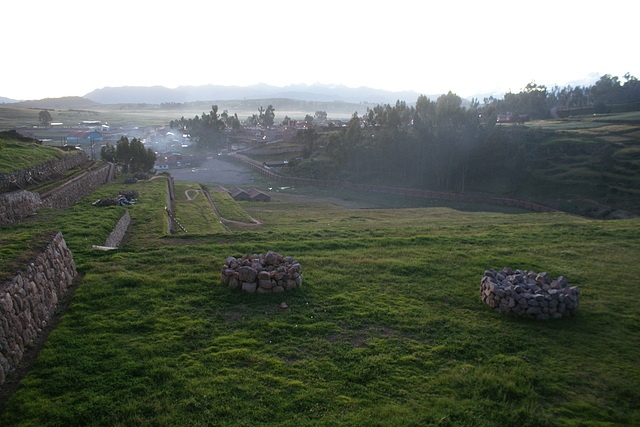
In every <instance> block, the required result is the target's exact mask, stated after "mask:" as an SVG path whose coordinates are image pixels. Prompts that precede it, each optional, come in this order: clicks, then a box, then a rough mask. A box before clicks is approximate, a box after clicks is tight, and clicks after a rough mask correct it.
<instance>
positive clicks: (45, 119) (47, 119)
mask: <svg viewBox="0 0 640 427" xmlns="http://www.w3.org/2000/svg"><path fill="white" fill-rule="evenodd" d="M38 120H39V121H40V123H41V124H42V126H49V125H50V124H51V121H52V120H53V119H52V118H51V113H49V111H47V110H42V111H40V113H39V114H38Z"/></svg>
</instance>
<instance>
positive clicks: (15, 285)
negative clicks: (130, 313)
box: [0, 232, 77, 385]
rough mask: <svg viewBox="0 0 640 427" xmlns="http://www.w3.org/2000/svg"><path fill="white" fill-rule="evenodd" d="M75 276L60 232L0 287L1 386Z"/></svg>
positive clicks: (45, 322) (44, 324)
mask: <svg viewBox="0 0 640 427" xmlns="http://www.w3.org/2000/svg"><path fill="white" fill-rule="evenodd" d="M76 276H77V272H76V266H75V263H74V262H73V256H72V255H71V251H69V249H68V248H67V245H66V243H65V241H64V239H63V238H62V233H60V232H58V233H57V234H56V235H55V236H54V237H53V239H52V240H51V242H50V243H49V244H48V245H47V247H46V248H45V249H44V250H43V252H41V253H40V254H38V255H37V256H36V258H35V260H33V261H32V262H31V263H29V265H28V266H27V267H26V268H25V269H24V270H23V271H21V272H19V273H17V274H16V275H15V276H14V278H13V279H12V280H11V281H9V282H5V283H1V284H0V385H2V384H3V383H4V381H5V378H6V375H7V373H8V372H9V371H10V370H11V369H13V368H14V367H15V366H17V365H18V363H20V360H21V359H22V356H23V354H24V351H25V347H27V346H28V345H29V344H30V343H31V342H33V341H34V340H35V339H36V337H37V336H38V335H39V334H40V333H41V332H42V329H43V328H44V327H45V326H46V325H47V323H48V322H49V320H50V319H51V316H52V315H53V313H54V311H55V309H56V306H57V304H58V301H59V300H60V299H61V298H62V297H63V296H64V295H65V293H66V292H67V289H68V288H69V287H70V286H71V284H72V283H73V280H74V279H75V277H76Z"/></svg>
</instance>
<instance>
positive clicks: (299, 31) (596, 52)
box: [0, 0, 640, 99]
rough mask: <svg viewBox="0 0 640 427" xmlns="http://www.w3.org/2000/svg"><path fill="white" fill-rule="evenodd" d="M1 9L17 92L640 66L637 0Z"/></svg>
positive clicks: (554, 76) (4, 86) (491, 75)
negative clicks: (605, 1) (605, 0)
mask: <svg viewBox="0 0 640 427" xmlns="http://www.w3.org/2000/svg"><path fill="white" fill-rule="evenodd" d="M445 3H446V4H445ZM2 12H3V20H2V21H3V35H4V37H3V38H4V40H3V66H2V74H1V76H2V78H1V79H0V96H2V97H8V98H12V99H40V98H45V97H59V96H82V95H85V94H87V93H88V92H91V91H92V90H94V89H97V88H102V87H105V86H153V85H162V86H166V87H176V86H188V85H201V84H220V85H239V86H247V85H251V84H255V83H267V84H271V85H276V86H286V85H289V84H296V83H306V84H313V83H322V84H336V85H337V84H341V85H346V86H349V87H359V86H368V87H372V88H376V89H385V90H391V91H400V90H414V91H417V92H419V93H424V94H437V93H444V92H446V91H448V90H452V91H454V92H456V93H457V94H459V95H461V96H466V97H470V96H477V95H482V94H488V93H500V92H505V91H508V90H512V91H519V90H520V89H521V88H522V87H523V86H525V85H526V84H527V83H528V82H530V81H536V82H537V83H538V84H544V85H547V86H552V85H554V84H558V85H560V86H563V85H566V84H572V85H576V84H579V85H581V84H591V83H593V82H594V81H595V80H597V78H598V77H599V76H600V75H603V74H606V73H608V74H613V75H616V76H623V75H624V74H625V73H627V72H629V73H631V74H632V75H635V76H640V57H639V56H638V55H636V54H635V50H634V46H633V45H634V43H635V41H636V40H637V38H638V36H637V29H636V27H637V22H636V21H637V17H638V16H639V14H638V12H640V2H638V1H637V0H634V1H617V2H615V3H610V4H607V5H604V4H602V2H596V1H557V0H556V1H538V2H504V1H485V2H476V1H474V2H470V1H448V2H437V3H436V2H427V1H406V0H396V1H393V2H389V1H384V2H383V1H370V2H345V1H333V0H329V1H322V2H319V1H318V2H289V1H287V2H284V1H270V2H264V1H260V2H257V1H247V0H244V1H241V2H230V1H227V2H212V1H195V0H183V1H180V2H171V3H168V2H157V1H146V0H145V1H138V0H136V1H121V0H114V1H109V2H84V1H68V0H66V1H65V0H62V1H57V2H50V1H39V0H38V1H24V2H17V1H13V2H8V4H3V6H2Z"/></svg>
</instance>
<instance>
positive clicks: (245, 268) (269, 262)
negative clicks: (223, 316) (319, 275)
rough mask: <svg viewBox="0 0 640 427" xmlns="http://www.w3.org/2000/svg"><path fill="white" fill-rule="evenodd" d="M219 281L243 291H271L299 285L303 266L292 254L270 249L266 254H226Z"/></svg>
mask: <svg viewBox="0 0 640 427" xmlns="http://www.w3.org/2000/svg"><path fill="white" fill-rule="evenodd" d="M221 280H222V284H223V285H228V286H229V287H230V288H233V289H242V290H243V291H245V292H249V293H254V292H257V293H259V294H271V293H274V294H275V293H278V292H284V291H285V290H286V291H288V290H291V289H295V288H297V287H298V286H300V285H302V267H300V264H299V263H298V261H296V260H294V259H293V257H290V256H288V257H283V256H282V255H280V254H278V253H276V252H273V251H269V252H267V254H266V255H263V254H260V255H256V254H253V255H249V254H247V255H244V256H243V257H242V258H234V257H228V258H227V259H226V260H225V262H224V266H223V267H222V279H221Z"/></svg>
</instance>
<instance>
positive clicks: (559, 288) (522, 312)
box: [480, 267, 580, 320]
mask: <svg viewBox="0 0 640 427" xmlns="http://www.w3.org/2000/svg"><path fill="white" fill-rule="evenodd" d="M480 296H481V298H482V302H483V303H485V304H486V305H488V306H489V307H491V308H493V309H495V311H496V312H498V313H503V314H511V315H513V316H516V317H527V318H532V319H537V320H547V319H560V318H562V317H568V316H570V315H571V314H574V313H575V312H576V310H578V297H579V296H580V289H579V288H578V287H577V286H569V283H568V281H567V279H566V278H565V277H564V276H560V277H558V278H557V279H556V280H552V279H551V277H549V274H547V273H539V274H538V273H535V272H533V271H527V270H516V271H515V272H514V271H513V270H511V268H509V267H505V268H504V269H502V270H500V271H496V270H494V269H490V270H487V271H485V272H484V276H483V277H482V280H481V286H480Z"/></svg>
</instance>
